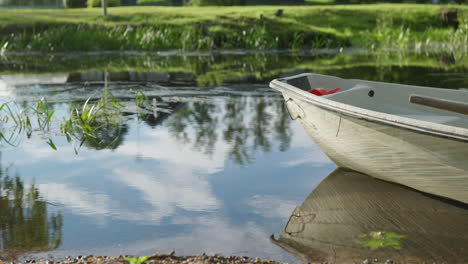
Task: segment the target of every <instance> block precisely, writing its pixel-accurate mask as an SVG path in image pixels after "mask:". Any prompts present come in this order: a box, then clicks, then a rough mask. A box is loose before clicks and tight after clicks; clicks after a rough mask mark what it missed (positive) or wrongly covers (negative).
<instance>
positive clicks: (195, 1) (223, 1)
mask: <svg viewBox="0 0 468 264" xmlns="http://www.w3.org/2000/svg"><path fill="white" fill-rule="evenodd" d="M188 5H192V6H231V5H245V0H190V1H189V2H188Z"/></svg>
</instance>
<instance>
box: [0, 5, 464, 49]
mask: <svg viewBox="0 0 468 264" xmlns="http://www.w3.org/2000/svg"><path fill="white" fill-rule="evenodd" d="M442 8H448V9H450V10H455V11H456V13H457V19H458V21H459V22H460V26H459V28H458V29H457V30H455V29H454V28H453V27H452V26H451V25H449V24H446V23H445V22H444V20H443V17H442V16H441V15H440V14H438V12H439V11H440V10H441V9H442ZM280 9H281V10H283V12H282V15H280V16H278V15H275V12H276V11H277V10H280ZM22 17H28V20H27V21H24V19H21V18H22ZM350 21H352V22H353V23H350ZM0 25H1V26H0V53H1V54H8V52H13V51H16V52H28V51H30V52H52V53H53V52H79V51H82V52H99V51H129V50H132V51H135V50H136V51H141V52H154V51H165V50H174V49H177V50H182V51H212V50H237V49H242V50H257V51H268V50H285V49H287V50H293V51H300V50H315V49H323V48H329V49H340V48H349V47H352V48H358V49H359V48H362V49H369V48H370V47H384V48H387V47H388V48H396V49H400V50H405V49H410V48H414V47H419V48H423V49H424V48H426V46H427V48H430V47H431V46H434V44H436V45H438V43H442V44H443V45H442V46H444V45H445V46H447V47H446V48H447V49H454V50H456V49H460V47H462V48H464V49H466V37H465V34H466V32H465V31H466V29H467V28H468V6H466V5H429V4H368V5H349V6H345V5H335V6H231V7H225V6H223V7H216V8H213V7H154V6H136V7H135V6H127V7H110V8H109V15H108V16H106V17H104V16H102V15H101V14H100V9H99V8H81V9H41V10H30V9H21V10H19V9H16V10H13V9H2V12H1V13H0Z"/></svg>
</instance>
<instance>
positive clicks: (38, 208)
mask: <svg viewBox="0 0 468 264" xmlns="http://www.w3.org/2000/svg"><path fill="white" fill-rule="evenodd" d="M9 174H10V173H9V170H8V169H4V168H2V167H0V235H1V239H0V259H3V260H13V259H15V258H17V257H18V256H19V255H22V254H25V253H29V252H40V251H49V250H53V249H56V248H58V247H59V246H60V244H61V238H62V224H63V220H62V215H61V214H60V212H59V213H56V214H52V215H51V216H50V217H49V218H48V214H47V203H46V202H45V201H42V200H41V199H40V194H39V191H38V189H37V188H36V186H35V185H34V184H33V185H31V187H29V188H25V186H24V184H23V182H22V181H21V179H20V178H19V177H18V176H15V177H11V176H10V175H9Z"/></svg>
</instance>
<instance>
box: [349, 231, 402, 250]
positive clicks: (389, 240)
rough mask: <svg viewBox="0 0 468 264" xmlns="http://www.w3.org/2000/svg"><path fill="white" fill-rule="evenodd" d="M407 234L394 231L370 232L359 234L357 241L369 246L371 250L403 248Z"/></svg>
mask: <svg viewBox="0 0 468 264" xmlns="http://www.w3.org/2000/svg"><path fill="white" fill-rule="evenodd" d="M405 237H406V236H405V235H401V234H397V233H393V232H380V231H379V232H377V231H375V232H370V233H369V234H362V235H358V236H357V238H356V240H355V242H356V243H358V244H360V245H362V246H364V247H367V248H369V249H370V250H377V249H394V250H400V249H402V248H403V247H402V245H401V242H402V239H404V238H405Z"/></svg>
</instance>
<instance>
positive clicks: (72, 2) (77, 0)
mask: <svg viewBox="0 0 468 264" xmlns="http://www.w3.org/2000/svg"><path fill="white" fill-rule="evenodd" d="M67 7H69V8H78V7H86V0H67Z"/></svg>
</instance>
